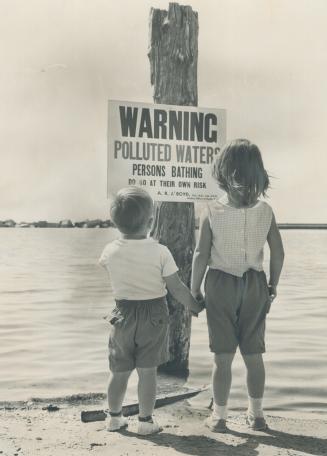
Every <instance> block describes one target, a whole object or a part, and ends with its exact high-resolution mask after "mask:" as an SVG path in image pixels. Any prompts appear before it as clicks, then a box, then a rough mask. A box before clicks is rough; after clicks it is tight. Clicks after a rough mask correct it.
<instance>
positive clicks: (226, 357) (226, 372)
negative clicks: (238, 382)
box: [212, 353, 235, 419]
mask: <svg viewBox="0 0 327 456" xmlns="http://www.w3.org/2000/svg"><path fill="white" fill-rule="evenodd" d="M234 356H235V353H222V354H219V355H217V354H215V364H214V367H213V371H212V390H213V398H214V413H215V415H217V416H218V417H219V418H221V419H226V418H227V401H228V397H229V392H230V387H231V384H232V362H233V359H234Z"/></svg>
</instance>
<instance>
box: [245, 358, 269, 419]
mask: <svg viewBox="0 0 327 456" xmlns="http://www.w3.org/2000/svg"><path fill="white" fill-rule="evenodd" d="M243 359H244V362H245V365H246V369H247V387H248V395H249V408H248V414H249V415H252V416H253V417H255V418H259V417H263V410H262V398H263V393H264V389H265V366H264V363H263V358H262V354H261V353H255V354H251V355H243Z"/></svg>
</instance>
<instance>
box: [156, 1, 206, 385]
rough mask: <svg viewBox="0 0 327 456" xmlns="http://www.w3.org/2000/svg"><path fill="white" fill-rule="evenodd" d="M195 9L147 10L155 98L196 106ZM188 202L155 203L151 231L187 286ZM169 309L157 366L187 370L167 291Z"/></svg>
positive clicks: (184, 342) (182, 324)
mask: <svg viewBox="0 0 327 456" xmlns="http://www.w3.org/2000/svg"><path fill="white" fill-rule="evenodd" d="M197 43H198V14H197V13H196V12H195V11H193V10H192V8H191V7H190V6H181V5H179V4H177V3H170V4H169V9H168V11H165V10H160V9H155V8H152V9H151V12H150V39H149V53H148V56H149V60H150V68H151V84H152V85H153V89H154V92H153V98H154V102H155V103H161V104H163V103H166V104H174V105H187V106H196V105H197V103H198V95H197V93H198V91H197V61H198V44H197ZM194 233H195V220H194V205H193V203H171V202H161V203H158V204H157V205H156V213H155V223H154V228H153V230H152V236H153V237H154V238H156V239H158V240H159V242H161V243H162V244H164V245H166V246H168V248H169V249H170V251H171V252H172V254H173V256H174V258H175V261H176V263H177V266H178V268H179V270H180V275H181V278H182V280H183V281H184V283H185V284H186V285H189V282H190V276H191V263H192V257H193V251H194V245H195V236H194ZM168 305H169V311H170V358H171V359H170V361H169V362H168V363H166V364H164V365H163V366H160V370H161V371H163V372H166V373H171V374H174V375H178V376H184V377H185V376H187V375H188V359H189V346H190V334H191V316H190V313H189V311H188V310H186V309H185V308H184V307H183V306H182V305H181V304H180V303H178V302H176V301H175V300H174V299H173V298H172V297H171V296H169V295H168Z"/></svg>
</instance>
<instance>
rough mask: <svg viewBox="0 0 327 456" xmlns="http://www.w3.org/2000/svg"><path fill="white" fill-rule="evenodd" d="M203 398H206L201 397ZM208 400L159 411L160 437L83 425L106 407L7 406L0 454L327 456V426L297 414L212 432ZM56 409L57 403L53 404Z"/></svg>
mask: <svg viewBox="0 0 327 456" xmlns="http://www.w3.org/2000/svg"><path fill="white" fill-rule="evenodd" d="M200 396H201V395H200ZM205 403H206V404H207V395H206V394H205V393H203V398H202V399H201V397H199V396H198V397H197V398H194V399H190V400H184V401H183V402H178V403H175V404H173V405H169V406H166V407H163V408H160V409H157V410H156V418H157V420H158V421H159V422H160V424H161V425H162V427H163V431H162V432H161V433H159V434H157V435H153V436H147V437H141V436H138V435H137V434H136V426H137V417H135V416H134V417H130V418H129V426H128V429H127V430H124V431H122V432H115V433H109V432H107V431H106V430H105V422H104V421H98V422H92V423H82V422H81V420H80V414H81V411H82V410H92V409H93V410H94V409H98V408H101V405H103V402H101V403H94V402H93V403H87V404H85V403H81V402H78V401H77V402H76V403H70V404H68V403H62V404H61V403H60V404H57V406H58V408H59V409H58V410H57V411H52V412H49V411H48V410H46V409H44V404H40V403H33V402H29V403H27V404H21V405H20V406H18V405H16V406H13V405H11V406H9V404H7V405H5V404H3V405H2V407H1V410H0V421H1V427H0V454H1V455H3V456H24V455H25V456H35V455H42V456H54V455H56V456H75V455H76V456H77V455H78V456H86V455H88V456H90V455H91V454H94V455H108V454H110V455H114V456H120V455H121V456H123V455H124V456H125V455H137V454H139V455H141V454H144V455H147V456H148V455H149V456H150V455H155V456H158V455H163V454H164V455H207V456H210V455H226V456H229V455H230V456H232V455H233V456H234V455H236V456H237V455H242V456H256V455H269V456H272V455H280V456H284V455H285V456H286V455H287V456H289V455H306V454H308V455H316V456H323V455H327V438H326V437H327V420H326V419H325V416H322V417H323V419H318V418H317V417H315V418H314V419H311V415H308V414H306V415H305V416H304V415H302V416H300V415H297V414H296V413H294V414H293V415H292V417H291V416H290V415H289V416H278V413H277V412H274V414H273V415H271V414H267V421H268V423H269V430H268V431H265V432H255V431H252V430H250V429H248V427H247V426H246V424H245V415H244V412H240V413H236V412H233V413H230V418H229V420H228V426H229V432H228V433H226V434H218V433H213V432H211V431H210V430H209V429H208V428H206V427H205V426H204V424H203V420H204V419H205V418H206V417H207V416H208V415H209V413H210V410H209V409H208V408H207V406H206V405H205ZM53 404H54V405H56V403H55V402H53Z"/></svg>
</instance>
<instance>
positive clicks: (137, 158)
mask: <svg viewBox="0 0 327 456" xmlns="http://www.w3.org/2000/svg"><path fill="white" fill-rule="evenodd" d="M225 141H226V111H225V110H224V109H205V108H197V107H196V108H195V107H190V106H173V105H161V104H160V105H158V104H145V103H132V102H127V101H109V116H108V196H110V195H112V194H114V193H116V192H117V191H118V190H119V189H120V188H122V187H126V186H128V185H137V186H142V187H144V188H145V190H147V191H148V192H149V193H150V195H151V196H152V198H153V199H154V200H156V201H180V202H186V201H188V202H191V201H200V200H210V199H214V198H216V196H217V194H218V186H217V183H216V182H215V181H214V180H213V178H212V177H211V164H212V161H213V160H214V158H215V157H216V155H217V154H218V153H219V151H220V149H221V147H222V145H223V144H224V143H225Z"/></svg>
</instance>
